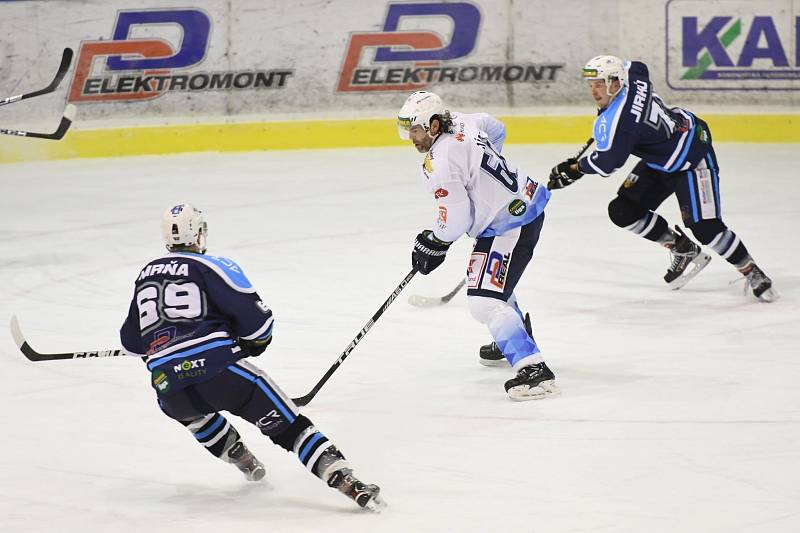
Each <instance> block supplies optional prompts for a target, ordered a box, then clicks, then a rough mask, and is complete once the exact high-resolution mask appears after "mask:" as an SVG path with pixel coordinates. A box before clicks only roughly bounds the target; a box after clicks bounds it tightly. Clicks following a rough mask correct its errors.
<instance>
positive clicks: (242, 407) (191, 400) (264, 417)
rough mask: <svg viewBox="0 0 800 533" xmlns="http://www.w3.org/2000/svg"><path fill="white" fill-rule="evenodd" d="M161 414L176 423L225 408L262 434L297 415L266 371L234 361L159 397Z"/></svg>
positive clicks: (271, 432) (279, 429) (274, 430)
mask: <svg viewBox="0 0 800 533" xmlns="http://www.w3.org/2000/svg"><path fill="white" fill-rule="evenodd" d="M159 405H160V406H161V409H162V410H163V411H164V413H166V414H167V416H169V417H170V418H173V419H175V420H177V421H179V422H188V421H191V420H197V419H198V418H200V417H204V416H206V415H210V414H212V413H218V412H219V411H228V412H229V413H231V414H234V415H236V416H239V417H241V418H244V419H245V420H247V421H248V422H250V423H251V424H254V425H255V426H257V427H258V428H259V429H260V430H261V432H262V433H263V434H264V435H267V436H275V435H278V434H280V433H282V432H283V431H285V430H286V429H287V428H288V427H289V426H290V425H291V424H292V423H293V422H294V421H295V420H296V419H297V418H298V416H300V415H299V411H298V409H297V406H296V405H295V404H294V402H292V400H291V398H289V396H287V395H286V394H285V393H284V392H283V391H282V390H281V389H280V388H279V387H278V386H277V385H276V384H275V383H274V382H273V381H272V380H271V379H270V377H269V376H267V374H266V373H265V372H264V371H262V370H261V369H259V368H258V367H256V366H254V365H252V364H250V363H248V362H247V361H238V362H236V363H234V364H232V365H230V366H228V367H227V368H226V369H225V370H223V371H222V372H221V373H220V374H218V375H216V376H214V377H213V378H211V379H210V380H208V381H204V382H202V383H196V384H194V385H190V386H188V387H186V388H185V389H183V390H181V391H180V392H177V393H175V394H174V395H172V396H168V397H166V398H161V399H159Z"/></svg>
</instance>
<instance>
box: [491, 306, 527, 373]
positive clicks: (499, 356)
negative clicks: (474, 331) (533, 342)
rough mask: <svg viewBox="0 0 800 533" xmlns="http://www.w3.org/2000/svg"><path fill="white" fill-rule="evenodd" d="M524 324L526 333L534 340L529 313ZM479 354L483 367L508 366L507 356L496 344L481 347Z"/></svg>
mask: <svg viewBox="0 0 800 533" xmlns="http://www.w3.org/2000/svg"><path fill="white" fill-rule="evenodd" d="M523 323H524V324H525V331H527V332H528V335H530V337H531V338H533V329H532V328H531V316H530V315H529V314H528V313H525V320H523ZM478 354H479V358H480V359H479V360H480V362H481V364H482V365H483V366H505V365H507V364H508V361H507V360H506V356H505V355H503V352H501V351H500V348H498V347H497V344H496V343H494V342H493V343H491V344H484V345H483V346H481V349H480V351H479V352H478Z"/></svg>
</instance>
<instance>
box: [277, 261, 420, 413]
mask: <svg viewBox="0 0 800 533" xmlns="http://www.w3.org/2000/svg"><path fill="white" fill-rule="evenodd" d="M416 273H417V269H416V268H412V269H411V272H409V273H408V274H406V277H405V278H404V279H403V281H401V282H400V284H399V285H398V286H397V287H396V288H395V290H394V291H393V292H392V294H390V295H389V297H388V298H387V299H386V301H385V302H383V305H381V307H380V309H378V310H377V311H376V312H375V314H374V315H372V318H370V319H369V322H367V323H366V324H365V325H364V327H363V328H361V331H359V332H358V335H356V336H355V338H354V339H353V340H352V341H350V344H349V345H348V346H347V348H345V349H344V351H343V352H342V354H341V355H340V356H339V358H338V359H336V361H334V363H333V364H332V365H331V367H330V368H329V369H328V371H327V372H325V375H324V376H322V378H321V379H320V380H319V381H318V382H317V384H316V385H314V388H313V389H311V392H309V393H308V394H306V395H305V396H300V397H299V398H292V401H293V402H294V403H295V404H297V405H298V406H300V407H302V406H304V405H308V402H310V401H311V400H312V399H313V398H314V396H316V395H317V393H318V392H319V390H320V389H321V388H322V386H323V385H325V383H326V382H327V381H328V379H330V377H331V376H332V375H333V373H334V372H336V369H337V368H339V366H341V364H342V362H343V361H344V360H345V359H347V356H348V355H350V352H352V351H353V349H354V348H355V347H356V345H357V344H358V343H359V342H361V339H363V338H364V335H366V334H367V332H368V331H369V330H370V329H372V326H373V325H375V322H377V321H378V319H379V318H380V317H381V315H382V314H383V313H384V311H386V309H388V308H389V306H390V305H391V304H392V302H393V301H395V299H396V298H397V297H398V296H399V295H400V291H402V290H403V289H404V288H405V286H406V285H408V282H409V281H411V278H413V277H414V274H416Z"/></svg>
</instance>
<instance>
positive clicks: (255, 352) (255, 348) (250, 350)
mask: <svg viewBox="0 0 800 533" xmlns="http://www.w3.org/2000/svg"><path fill="white" fill-rule="evenodd" d="M271 342H272V335H270V336H269V337H267V338H266V339H261V340H258V339H253V340H247V339H242V338H240V339H239V348H241V349H242V351H244V352H246V353H247V357H258V356H259V355H261V354H262V353H264V350H266V349H267V346H269V343H271Z"/></svg>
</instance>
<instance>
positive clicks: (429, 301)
mask: <svg viewBox="0 0 800 533" xmlns="http://www.w3.org/2000/svg"><path fill="white" fill-rule="evenodd" d="M466 283H467V280H466V279H464V278H462V279H461V281H459V282H458V285H456V287H455V288H454V289H453V290H452V291H450V292H448V293H447V294H445V295H444V296H436V297H432V296H421V295H419V294H412V295H411V296H409V297H408V303H410V304H411V305H413V306H415V307H436V306H439V305H444V304H446V303H447V302H449V301H450V300H452V299H453V297H454V296H455V295H456V294H458V291H460V290H461V289H462V288H463V287H464V285H466Z"/></svg>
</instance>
